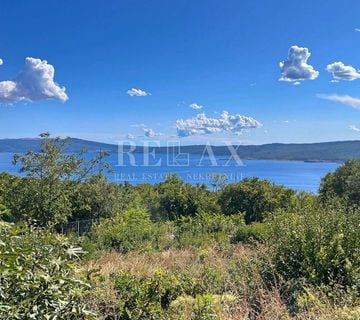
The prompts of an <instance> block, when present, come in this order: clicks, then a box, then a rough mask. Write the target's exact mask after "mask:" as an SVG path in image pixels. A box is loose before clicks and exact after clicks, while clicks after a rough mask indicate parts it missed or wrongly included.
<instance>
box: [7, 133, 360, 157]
mask: <svg viewBox="0 0 360 320" xmlns="http://www.w3.org/2000/svg"><path fill="white" fill-rule="evenodd" d="M39 146H40V139H0V152H11V153H21V152H25V151H27V150H29V149H31V150H34V151H38V150H39ZM83 147H85V148H86V149H87V151H88V152H98V151H108V152H112V153H113V152H117V151H118V146H117V145H113V144H106V143H100V142H94V141H88V140H82V139H76V138H70V139H69V146H68V147H67V152H70V153H71V152H78V151H80V150H81V149H82V148H83ZM234 147H237V153H238V155H239V157H240V158H241V159H258V160H302V161H346V160H350V159H356V158H360V141H336V142H322V143H302V144H295V143H291V144H283V143H272V144H264V145H241V146H234ZM155 149H156V152H159V153H164V152H166V148H165V147H157V148H155ZM212 150H213V152H214V154H215V155H217V156H229V155H230V152H229V150H228V148H227V147H226V146H213V147H212ZM203 151H204V146H203V145H191V146H182V147H181V152H184V153H190V154H202V153H203ZM135 152H137V153H141V152H143V148H142V147H137V148H136V150H135Z"/></svg>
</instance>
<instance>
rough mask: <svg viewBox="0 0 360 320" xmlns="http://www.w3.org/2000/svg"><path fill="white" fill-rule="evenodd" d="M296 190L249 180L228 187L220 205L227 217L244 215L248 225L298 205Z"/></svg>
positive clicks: (221, 196) (257, 180)
mask: <svg viewBox="0 0 360 320" xmlns="http://www.w3.org/2000/svg"><path fill="white" fill-rule="evenodd" d="M296 200H297V198H296V193H295V191H294V190H291V189H287V188H285V187H282V186H278V185H275V184H273V183H271V182H270V181H267V180H259V179H258V178H247V179H244V180H242V181H241V182H239V183H234V184H230V185H228V186H226V187H225V188H224V190H223V191H222V192H221V193H220V196H219V204H220V206H221V210H222V212H223V213H224V214H226V215H231V214H237V213H240V212H243V213H244V217H245V221H246V223H247V224H250V223H252V222H255V221H256V222H262V221H263V220H264V218H265V215H266V214H267V213H271V212H273V211H275V210H276V209H280V208H292V207H293V206H295V205H296Z"/></svg>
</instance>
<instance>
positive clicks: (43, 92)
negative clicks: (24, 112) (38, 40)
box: [0, 57, 68, 104]
mask: <svg viewBox="0 0 360 320" xmlns="http://www.w3.org/2000/svg"><path fill="white" fill-rule="evenodd" d="M54 74H55V69H54V67H53V66H52V65H51V64H48V63H47V61H46V60H40V59H35V58H30V57H28V58H26V59H25V66H24V67H23V69H22V70H21V71H20V73H19V74H18V75H17V76H16V78H15V79H13V80H6V81H1V82H0V103H10V104H11V103H14V102H17V101H21V100H27V101H39V100H45V99H55V100H60V101H62V102H65V101H66V100H68V96H67V94H66V93H65V88H64V87H60V86H59V85H58V84H57V83H56V82H54Z"/></svg>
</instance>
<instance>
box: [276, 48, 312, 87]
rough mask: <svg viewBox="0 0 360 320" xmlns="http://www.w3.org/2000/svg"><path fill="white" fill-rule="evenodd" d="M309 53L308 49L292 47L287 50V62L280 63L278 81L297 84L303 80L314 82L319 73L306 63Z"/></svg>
mask: <svg viewBox="0 0 360 320" xmlns="http://www.w3.org/2000/svg"><path fill="white" fill-rule="evenodd" d="M310 56H311V53H310V52H309V49H308V48H301V47H298V46H292V47H291V48H290V50H289V55H288V58H287V60H285V61H282V62H280V64H279V65H280V69H281V77H280V79H279V80H280V81H289V82H298V81H303V80H314V79H316V78H317V77H318V76H319V72H318V71H316V70H315V69H314V67H313V66H311V65H309V64H308V63H307V61H308V59H309V58H310Z"/></svg>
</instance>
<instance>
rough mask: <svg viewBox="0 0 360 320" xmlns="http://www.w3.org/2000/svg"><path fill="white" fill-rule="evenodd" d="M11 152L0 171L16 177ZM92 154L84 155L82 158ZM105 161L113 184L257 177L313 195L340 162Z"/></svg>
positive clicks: (1, 158)
mask: <svg viewBox="0 0 360 320" xmlns="http://www.w3.org/2000/svg"><path fill="white" fill-rule="evenodd" d="M13 156H14V154H12V153H0V172H8V173H12V174H19V166H14V165H13V164H12V158H13ZM92 156H93V154H86V158H90V157H92ZM106 161H107V162H108V163H109V164H110V167H111V172H106V175H107V177H108V179H109V180H110V181H112V182H116V183H124V182H125V181H128V182H130V183H131V184H142V183H150V184H156V183H159V182H162V181H164V179H166V176H167V175H169V174H172V173H174V174H176V175H178V176H179V177H180V178H181V179H183V180H184V181H185V182H188V183H191V184H193V185H196V184H206V185H207V186H208V187H209V189H211V188H212V187H211V182H212V181H213V179H214V177H215V176H216V175H219V174H221V175H224V176H225V177H226V178H227V182H228V183H236V182H239V181H241V180H242V179H244V178H249V177H258V178H260V179H268V180H270V181H272V182H274V183H276V184H279V185H283V186H286V187H288V188H292V189H295V190H298V191H307V192H312V193H317V192H318V190H319V186H320V183H321V179H322V178H323V177H324V176H325V175H326V174H327V173H329V172H334V171H335V170H336V169H337V168H338V167H339V166H341V163H336V162H304V161H287V160H240V159H229V158H227V157H222V156H213V157H210V156H202V155H181V156H179V155H177V156H176V157H172V158H171V157H170V159H169V155H165V154H163V155H156V156H154V155H151V154H150V155H149V154H147V155H144V154H140V153H138V154H133V155H130V156H129V157H125V156H124V155H121V156H119V155H118V154H115V153H114V154H111V155H110V156H109V157H108V158H107V159H106Z"/></svg>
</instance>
